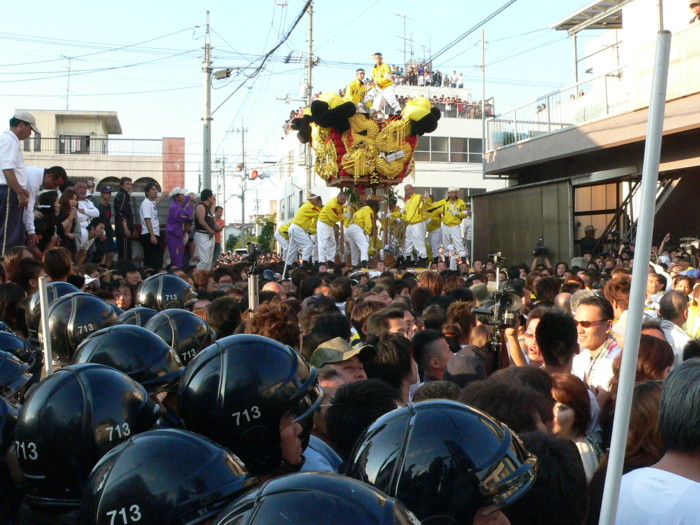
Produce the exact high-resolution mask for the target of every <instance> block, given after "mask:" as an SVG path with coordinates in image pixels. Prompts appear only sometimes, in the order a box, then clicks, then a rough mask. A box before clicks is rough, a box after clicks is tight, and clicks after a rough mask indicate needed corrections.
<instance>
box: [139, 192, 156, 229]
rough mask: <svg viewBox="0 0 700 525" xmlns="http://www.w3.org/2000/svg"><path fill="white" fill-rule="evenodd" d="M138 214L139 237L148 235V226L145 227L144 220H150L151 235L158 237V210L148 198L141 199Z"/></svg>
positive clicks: (154, 203)
mask: <svg viewBox="0 0 700 525" xmlns="http://www.w3.org/2000/svg"><path fill="white" fill-rule="evenodd" d="M139 214H140V215H141V235H149V231H148V226H146V219H151V227H152V228H153V233H154V234H155V235H156V236H158V237H159V236H160V222H158V208H157V207H156V202H155V201H152V200H150V199H148V198H146V199H143V202H142V203H141V208H139Z"/></svg>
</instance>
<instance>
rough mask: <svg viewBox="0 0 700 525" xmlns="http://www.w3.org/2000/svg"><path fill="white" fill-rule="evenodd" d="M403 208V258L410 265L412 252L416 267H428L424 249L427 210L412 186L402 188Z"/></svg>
mask: <svg viewBox="0 0 700 525" xmlns="http://www.w3.org/2000/svg"><path fill="white" fill-rule="evenodd" d="M404 194H405V197H404V202H405V208H404V211H403V220H404V221H405V222H406V243H405V244H404V249H403V256H404V258H405V260H406V262H407V263H408V264H410V263H411V261H412V258H413V252H414V251H415V252H416V254H417V255H418V266H419V267H422V268H427V267H428V251H427V250H426V249H425V227H426V225H425V221H426V218H427V209H426V205H425V204H426V203H425V197H423V196H422V195H418V194H417V193H415V191H414V189H413V186H412V185H410V184H406V186H405V187H404Z"/></svg>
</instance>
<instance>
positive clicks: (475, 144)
mask: <svg viewBox="0 0 700 525" xmlns="http://www.w3.org/2000/svg"><path fill="white" fill-rule="evenodd" d="M483 151H484V149H483V143H482V140H481V139H469V153H483ZM479 162H481V161H479Z"/></svg>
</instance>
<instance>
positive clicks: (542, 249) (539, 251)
mask: <svg viewBox="0 0 700 525" xmlns="http://www.w3.org/2000/svg"><path fill="white" fill-rule="evenodd" d="M532 255H534V256H535V257H543V256H545V255H549V249H547V247H546V246H545V245H544V240H543V239H542V237H539V238H538V239H537V242H536V243H535V248H534V250H532Z"/></svg>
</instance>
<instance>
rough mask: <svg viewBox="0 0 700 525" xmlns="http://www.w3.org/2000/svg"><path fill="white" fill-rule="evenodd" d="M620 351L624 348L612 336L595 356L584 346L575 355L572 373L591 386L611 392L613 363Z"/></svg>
mask: <svg viewBox="0 0 700 525" xmlns="http://www.w3.org/2000/svg"><path fill="white" fill-rule="evenodd" d="M620 352H622V350H621V349H620V347H619V346H617V344H616V343H615V339H614V338H612V337H611V338H608V340H607V341H606V342H605V344H604V345H603V348H602V349H601V350H600V352H598V353H597V354H596V356H595V357H593V356H592V355H591V351H590V350H588V349H587V348H582V349H581V352H580V353H579V354H578V355H575V356H574V361H573V363H572V365H571V373H572V374H573V375H575V376H578V377H579V378H581V379H582V380H583V382H584V383H586V384H587V385H588V386H589V387H592V388H596V389H602V390H605V391H606V392H609V391H610V385H609V383H610V380H611V379H612V377H613V369H612V364H613V361H614V360H615V358H616V357H617V356H618V355H620Z"/></svg>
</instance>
